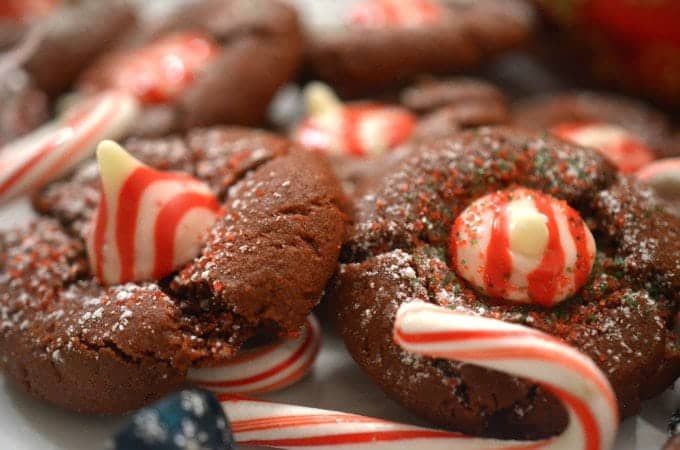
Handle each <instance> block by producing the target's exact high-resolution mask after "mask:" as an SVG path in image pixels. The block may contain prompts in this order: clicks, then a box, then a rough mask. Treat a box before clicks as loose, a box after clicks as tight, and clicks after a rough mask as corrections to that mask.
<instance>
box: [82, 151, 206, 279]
mask: <svg viewBox="0 0 680 450" xmlns="http://www.w3.org/2000/svg"><path fill="white" fill-rule="evenodd" d="M97 156H98V159H99V170H100V173H101V176H102V196H101V201H100V204H99V207H98V209H97V213H96V214H95V216H94V218H93V221H92V224H91V225H90V230H89V233H88V236H87V248H88V255H89V258H90V264H91V266H92V268H93V270H94V273H95V275H96V276H97V278H99V279H100V281H102V282H104V283H106V284H120V283H125V282H128V281H139V280H148V279H160V278H163V277H164V276H166V275H169V274H170V273H171V272H172V271H173V270H175V269H176V268H178V267H179V266H181V265H182V264H184V263H186V262H187V261H190V260H191V259H192V258H194V257H195V256H196V255H197V254H198V252H199V251H200V248H201V246H202V242H204V240H205V233H207V232H208V229H209V228H210V227H211V226H212V224H213V223H214V221H215V219H216V214H217V211H218V209H219V204H218V202H217V198H216V197H215V194H214V193H213V192H212V191H211V190H210V188H209V187H208V185H206V184H205V183H203V182H202V181H199V180H197V179H195V178H193V177H191V176H189V175H186V174H183V173H177V172H162V171H158V170H155V169H152V168H151V167H148V166H145V165H144V164H142V163H141V162H139V161H137V160H136V159H134V158H133V157H132V156H130V155H129V154H128V153H127V152H125V150H123V149H122V148H121V147H120V146H118V145H117V144H116V143H114V142H111V141H104V142H102V143H101V144H100V146H99V149H98V151H97Z"/></svg>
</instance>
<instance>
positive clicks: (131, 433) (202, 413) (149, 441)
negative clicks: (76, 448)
mask: <svg viewBox="0 0 680 450" xmlns="http://www.w3.org/2000/svg"><path fill="white" fill-rule="evenodd" d="M109 447H110V448H113V449H115V450H187V449H192V450H194V449H195V450H234V449H236V444H235V443H234V438H233V436H232V434H231V426H230V424H229V420H228V419H227V417H226V415H225V414H224V410H223V409H222V405H220V402H219V401H218V400H217V398H216V397H215V396H214V395H213V394H211V393H210V392H207V391H203V390H199V389H189V390H185V391H181V392H178V393H176V394H173V395H171V396H169V397H166V398H164V399H162V400H160V401H159V402H157V403H155V404H153V405H151V406H148V407H146V408H144V409H141V410H139V411H138V412H136V413H135V414H134V415H133V416H132V418H131V419H130V422H129V423H128V424H127V425H126V426H125V428H123V429H122V430H121V431H120V432H118V433H117V434H116V435H115V436H114V437H113V439H112V442H111V443H110V445H109Z"/></svg>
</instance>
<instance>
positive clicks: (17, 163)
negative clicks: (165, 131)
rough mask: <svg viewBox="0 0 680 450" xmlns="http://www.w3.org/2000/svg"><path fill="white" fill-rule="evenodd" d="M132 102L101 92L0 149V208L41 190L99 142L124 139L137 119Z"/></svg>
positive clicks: (135, 103)
mask: <svg viewBox="0 0 680 450" xmlns="http://www.w3.org/2000/svg"><path fill="white" fill-rule="evenodd" d="M137 112H138V105H137V101H136V100H135V98H134V97H132V96H130V95H128V94H124V93H119V92H104V93H102V94H99V95H96V96H93V97H88V98H86V99H85V100H83V101H82V102H79V103H77V104H76V105H75V106H74V107H72V108H70V109H69V110H68V111H67V112H66V113H64V115H63V117H62V118H60V119H58V120H55V121H52V122H50V123H47V124H45V125H43V126H41V127H40V128H38V129H36V130H35V131H33V132H32V133H30V134H28V135H26V136H23V137H21V138H19V139H17V140H15V141H12V142H10V143H9V144H7V145H6V146H5V147H3V148H2V149H0V203H3V202H6V201H7V200H9V199H11V198H13V197H16V196H18V195H21V194H24V193H28V192H32V191H35V190H37V189H40V188H41V187H43V186H44V185H45V184H47V183H49V182H50V181H52V180H54V179H56V178H58V177H60V176H61V175H64V174H65V173H66V172H68V171H69V170H70V169H72V168H73V167H75V166H76V165H77V164H78V163H80V162H81V161H83V160H84V159H85V158H87V157H89V156H90V155H91V154H92V153H93V152H94V149H95V146H96V145H97V142H99V141H100V140H102V139H107V138H116V137H119V136H121V135H123V134H124V133H125V132H126V130H127V129H128V127H129V126H130V125H131V124H132V122H133V121H134V119H135V117H136V116H137Z"/></svg>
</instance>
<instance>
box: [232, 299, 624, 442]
mask: <svg viewBox="0 0 680 450" xmlns="http://www.w3.org/2000/svg"><path fill="white" fill-rule="evenodd" d="M394 340H395V342H396V343H397V344H398V345H399V346H401V347H402V348H403V349H404V350H406V351H407V352H410V353H414V354H418V355H422V356H426V357H432V358H444V359H449V360H455V361H463V362H466V363H470V364H475V365H479V366H483V367H487V368H489V369H493V370H498V371H502V372H505V373H508V374H510V375H514V376H517V377H522V378H526V379H529V380H533V381H535V382H537V383H539V384H540V385H541V386H542V387H543V388H545V389H547V390H549V391H550V392H552V393H553V394H555V395H556V397H557V398H558V399H560V400H561V401H562V403H563V404H564V407H565V408H566V410H567V412H568V414H569V425H568V427H567V429H566V430H565V431H564V432H563V433H562V434H561V435H559V436H556V437H553V438H549V439H545V440H541V441H509V440H508V441H503V440H497V439H486V438H478V437H472V436H467V435H463V434H460V433H453V432H447V431H441V430H434V429H427V428H422V427H416V426H412V425H406V424H400V423H395V422H389V421H385V420H380V419H374V418H370V417H364V416H359V415H354V414H346V413H340V412H335V411H325V410H320V409H313V408H305V407H300V406H292V405H284V404H276V403H269V402H263V401H258V400H251V399H247V398H244V397H240V396H234V395H228V394H223V395H221V396H220V400H221V401H222V404H223V406H224V408H225V411H226V412H227V415H228V416H229V418H230V419H231V421H232V429H233V431H234V435H235V437H236V441H237V442H239V443H241V444H243V445H260V446H265V447H274V448H288V449H295V448H306V449H316V450H324V449H329V450H330V449H334V450H342V449H347V450H350V449H351V450H357V449H375V450H393V449H395V450H396V449H411V448H427V449H429V450H437V449H442V450H449V449H457V450H470V449H507V450H510V449H514V450H517V449H524V450H529V449H532V450H538V449H562V450H567V449H569V450H577V449H584V450H606V449H610V448H611V446H612V445H613V442H614V438H615V436H616V431H617V426H618V408H617V403H616V397H615V396H614V393H613V391H612V389H611V386H610V385H609V382H608V380H607V378H606V377H605V376H604V374H602V372H601V371H600V370H599V369H598V368H597V366H596V365H595V364H594V363H593V362H592V361H591V360H590V359H588V358H587V357H586V356H585V355H583V354H582V353H580V352H578V351H577V350H576V349H574V348H572V347H570V346H568V345H566V344H565V343H563V342H561V341H559V340H557V339H555V338H553V337H552V336H549V335H546V334H544V333H541V332H539V331H536V330H533V329H530V328H527V327H524V326H522V325H516V324H510V323H505V322H501V321H498V320H496V319H490V318H485V317H480V316H471V315H467V314H462V313H459V312H455V311H451V310H449V309H446V308H443V307H440V306H436V305H432V304H427V303H422V302H413V303H406V304H402V305H401V306H400V307H399V310H398V311H397V318H396V322H395V327H394Z"/></svg>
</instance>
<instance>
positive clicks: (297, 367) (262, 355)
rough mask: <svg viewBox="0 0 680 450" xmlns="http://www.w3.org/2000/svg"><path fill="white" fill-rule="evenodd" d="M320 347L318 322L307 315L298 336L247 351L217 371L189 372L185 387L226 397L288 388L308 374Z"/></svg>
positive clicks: (198, 370)
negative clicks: (196, 387) (222, 394)
mask: <svg viewBox="0 0 680 450" xmlns="http://www.w3.org/2000/svg"><path fill="white" fill-rule="evenodd" d="M320 347H321V327H320V325H319V321H318V320H317V319H316V317H314V315H310V316H309V317H307V321H306V322H305V325H304V326H303V328H302V330H301V332H300V336H298V337H297V338H295V339H282V340H279V341H277V342H275V343H273V344H270V345H267V346H264V347H259V348H256V349H253V350H247V351H244V352H242V353H240V354H239V355H237V356H236V357H234V358H233V359H231V360H229V361H227V364H225V365H223V366H220V367H210V368H201V369H192V370H190V371H189V373H188V375H187V379H188V381H189V383H192V384H195V385H197V386H199V387H201V388H204V389H207V390H210V391H213V392H216V393H218V394H219V393H230V394H263V393H265V392H273V391H277V390H280V389H283V388H286V387H288V386H290V385H291V384H294V383H296V382H297V381H299V380H301V379H302V378H303V377H304V376H305V375H307V373H309V371H310V369H311V368H312V365H313V364H314V361H316V357H317V356H318V354H319V349H320Z"/></svg>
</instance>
